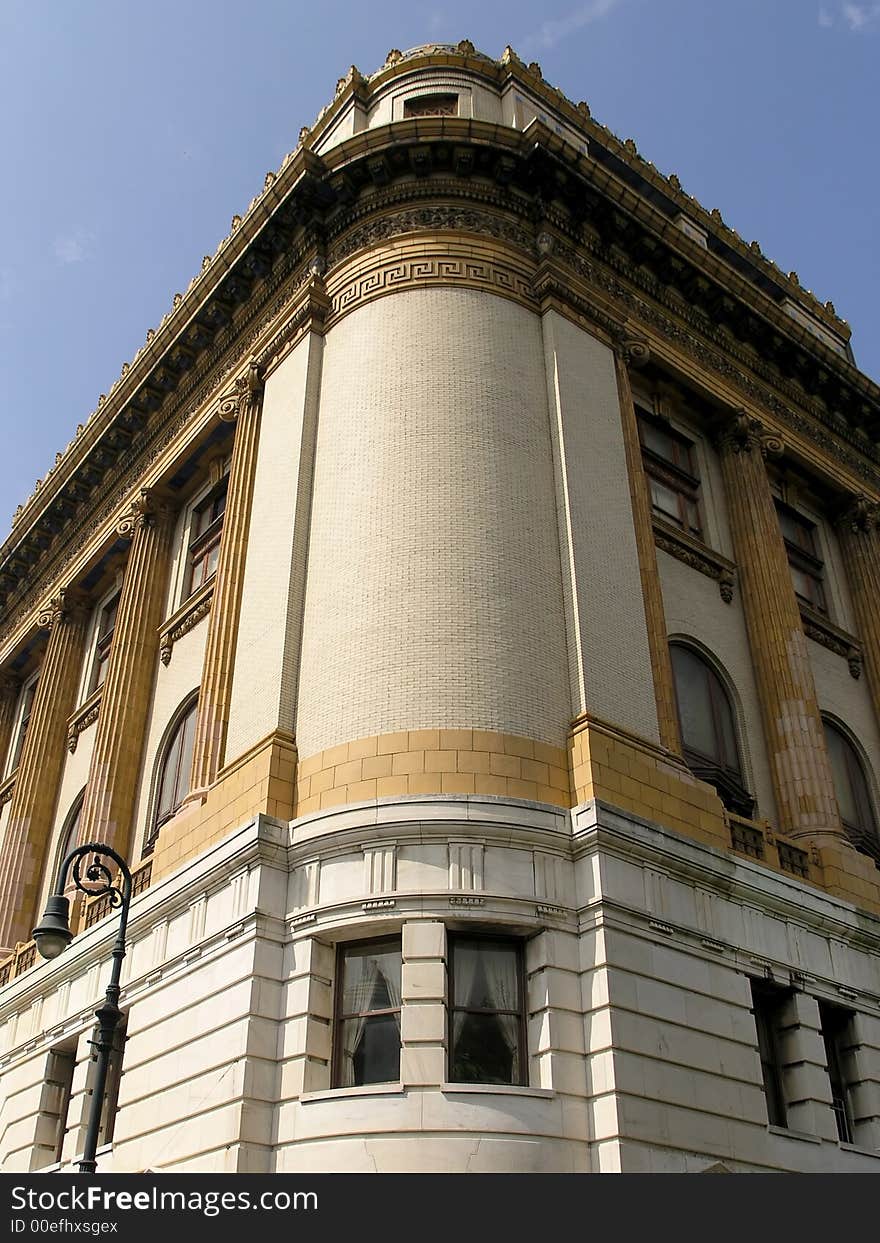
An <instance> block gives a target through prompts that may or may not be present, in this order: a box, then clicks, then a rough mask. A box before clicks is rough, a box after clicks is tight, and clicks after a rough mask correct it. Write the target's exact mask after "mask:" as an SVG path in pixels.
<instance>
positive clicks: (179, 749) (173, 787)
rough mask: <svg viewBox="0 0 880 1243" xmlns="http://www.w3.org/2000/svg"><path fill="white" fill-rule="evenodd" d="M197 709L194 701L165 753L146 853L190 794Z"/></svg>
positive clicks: (172, 736)
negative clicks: (162, 828) (165, 824)
mask: <svg viewBox="0 0 880 1243" xmlns="http://www.w3.org/2000/svg"><path fill="white" fill-rule="evenodd" d="M197 707H198V704H197V701H196V700H193V702H192V704H190V706H189V707H188V708H187V709H186V711H185V712H183V713H182V715H181V717H180V719H179V720H178V722H177V725H176V726H175V728H174V731H173V733H172V734H171V737H170V738H169V740H168V742H167V743H166V745H165V749H164V751H163V753H162V759H161V762H160V764H159V775H158V781H157V796H156V808H155V811H154V813H153V820H152V824H151V826H150V831H149V833H148V835H147V840H146V843H145V846H144V850H145V853H146V852H148V851H150V850H152V848H153V845H154V844H155V841H156V838H157V837H158V835H159V830H160V829H161V827H162V825H163V824H164V823H165V822H166V820H170V819H171V817H172V816H173V815H174V813H175V812H176V811H177V809H178V808H179V807H180V805H181V803H182V802H183V800H184V799H185V798H186V796H187V794H188V793H189V779H190V770H191V769H192V757H193V740H194V738H195V732H196V709H197Z"/></svg>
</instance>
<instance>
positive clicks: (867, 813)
mask: <svg viewBox="0 0 880 1243" xmlns="http://www.w3.org/2000/svg"><path fill="white" fill-rule="evenodd" d="M822 724H823V725H824V727H825V742H826V745H827V747H828V755H829V758H830V760H831V772H832V773H833V775H834V793H835V794H836V795H837V806H838V808H839V809H840V819H841V820H842V822H843V827H844V829H845V830H846V835H847V837H848V838H849V840H850V841H851V842H852V844H853V845H854V846H855V848H856V849H857V850H861V851H863V852H864V853H865V854H866V855H871V856H872V857H873V858H874V859H876V860H877V861H878V862H880V832H878V829H877V817H876V816H875V815H874V806H873V803H872V801H871V792H870V788H869V786H868V777H867V774H866V772H865V766H864V764H863V763H862V759H861V756H860V755H859V753H858V751H857V750H856V748H855V747H854V746H853V744H852V743H851V742H850V740H849V738H847V736H846V734H845V733H844V732H843V730H842V729H840V728H839V727H838V726H837V725H834V724H833V723H832V722H831V721H828V720H826V719H825V718H824V717H823V719H822Z"/></svg>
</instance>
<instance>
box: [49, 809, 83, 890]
mask: <svg viewBox="0 0 880 1243" xmlns="http://www.w3.org/2000/svg"><path fill="white" fill-rule="evenodd" d="M85 801H86V792H85V790H83V792H82V794H80V796H79V798H78V799H77V800H76V802H75V803H74V804H73V806H72V807H71V809H70V812H69V813H68V816H67V821H66V822H65V825H64V828H63V829H62V830H61V843H60V845H59V847H58V858H57V860H56V871H57V870H58V868H59V867H60V866H61V864H62V863H63V862H64V860H65V859H66V858H67V856H68V855H69V854H70V852H71V850H73V848H74V846H76V845H78V844H79V822H80V820H81V819H82V809H83V803H84V802H85ZM53 883H54V878H53Z"/></svg>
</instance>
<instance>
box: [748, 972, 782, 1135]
mask: <svg viewBox="0 0 880 1243" xmlns="http://www.w3.org/2000/svg"><path fill="white" fill-rule="evenodd" d="M751 985H752V1014H754V1016H755V1027H756V1028H757V1032H758V1052H759V1054H760V1057H761V1075H762V1078H763V1081H764V1096H765V1098H766V1100H767V1121H768V1122H769V1123H770V1125H771V1126H781V1127H785V1126H788V1122H787V1119H786V1109H785V1092H784V1090H783V1080H782V1066H783V1064H782V1056H781V1052H780V1043H781V1041H780V1036H781V1032H782V1029H783V1027H784V1026H785V1011H786V1008H787V1006H788V1002H789V999H790V997H791V993H790V991H789V990H788V989H786V988H780V987H779V986H778V985H776V984H771V983H769V982H768V981H766V980H752V981H751Z"/></svg>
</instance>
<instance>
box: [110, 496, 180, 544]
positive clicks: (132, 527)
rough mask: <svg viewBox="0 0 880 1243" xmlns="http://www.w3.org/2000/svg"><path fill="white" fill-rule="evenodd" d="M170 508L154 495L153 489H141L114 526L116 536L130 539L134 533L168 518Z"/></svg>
mask: <svg viewBox="0 0 880 1243" xmlns="http://www.w3.org/2000/svg"><path fill="white" fill-rule="evenodd" d="M170 515H171V508H170V506H169V505H168V504H167V503H166V502H165V501H164V500H163V499H162V498H161V497H160V496H159V495H158V494H157V493H156V491H155V489H153V488H141V490H140V492H139V494H138V495H137V496H136V497H135V498H134V499H133V500H132V501H130V502H129V505H128V509H127V511H126V513H125V514H124V515H123V516H122V517H121V518H120V519H119V521H118V522H117V524H116V534H117V535H121V536H122V537H123V538H124V539H131V538H132V537H133V536H134V533H135V531H137V530H139V529H141V528H143V527H145V526H152V525H153V524H154V523H155V522H157V521H161V520H163V519H165V518H168V517H170Z"/></svg>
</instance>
